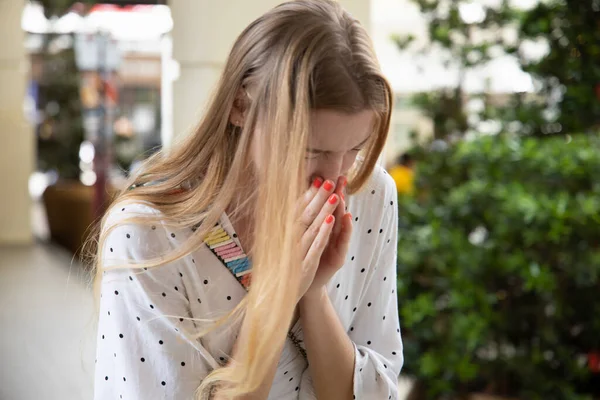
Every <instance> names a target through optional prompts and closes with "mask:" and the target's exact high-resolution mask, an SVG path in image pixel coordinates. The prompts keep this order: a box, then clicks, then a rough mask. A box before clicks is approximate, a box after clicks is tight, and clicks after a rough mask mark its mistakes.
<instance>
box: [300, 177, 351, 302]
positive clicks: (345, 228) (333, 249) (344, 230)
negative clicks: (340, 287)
mask: <svg viewBox="0 0 600 400" xmlns="http://www.w3.org/2000/svg"><path fill="white" fill-rule="evenodd" d="M346 184H347V180H346V177H344V176H341V177H339V178H338V182H337V185H336V189H335V193H336V194H337V195H338V197H339V199H340V201H339V203H338V206H337V208H336V209H335V212H334V213H333V215H334V217H335V225H334V227H333V231H332V232H331V234H330V236H329V242H328V243H327V246H326V247H325V250H323V253H322V254H321V260H320V264H319V267H318V269H317V272H316V274H315V277H314V279H313V282H312V284H311V286H310V288H309V289H308V290H307V292H306V294H305V295H311V294H312V293H315V294H317V295H318V294H320V289H322V288H323V287H325V285H326V284H327V282H329V280H330V279H331V278H332V277H333V275H335V273H336V272H337V271H338V270H339V269H340V268H341V267H342V266H343V265H344V261H345V260H346V254H347V253H348V247H349V245H350V237H351V236H352V214H350V213H347V212H346V200H345V196H344V190H345V188H346Z"/></svg>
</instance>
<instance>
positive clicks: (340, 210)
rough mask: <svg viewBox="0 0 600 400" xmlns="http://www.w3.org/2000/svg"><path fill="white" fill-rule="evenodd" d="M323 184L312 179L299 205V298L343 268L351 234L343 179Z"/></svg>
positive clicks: (319, 180)
mask: <svg viewBox="0 0 600 400" xmlns="http://www.w3.org/2000/svg"><path fill="white" fill-rule="evenodd" d="M322 182H323V181H322V179H320V178H317V179H315V181H314V183H313V185H312V186H311V188H310V189H309V190H308V191H307V192H306V194H305V195H304V196H303V198H302V199H301V201H300V204H299V207H300V208H299V212H300V224H299V227H300V229H301V232H299V235H301V240H300V244H301V246H302V254H303V255H304V261H303V263H302V268H303V278H302V283H301V285H300V292H299V299H300V298H302V297H303V296H304V295H305V294H310V293H312V292H318V291H319V289H321V288H322V287H324V286H325V284H327V282H328V281H329V279H331V277H332V276H333V275H334V274H335V273H336V271H337V270H338V269H340V268H341V267H342V265H343V264H344V260H345V258H346V252H347V251H348V244H349V242H350V235H351V233H352V216H351V215H350V214H349V213H346V212H345V207H346V203H345V201H344V195H343V190H344V188H345V186H346V178H345V177H340V178H339V179H338V182H337V186H336V185H335V184H334V183H333V182H332V181H329V180H328V181H325V182H324V183H322ZM334 189H335V192H334ZM299 299H298V300H299Z"/></svg>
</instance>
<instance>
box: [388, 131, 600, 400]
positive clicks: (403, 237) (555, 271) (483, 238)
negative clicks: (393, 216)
mask: <svg viewBox="0 0 600 400" xmlns="http://www.w3.org/2000/svg"><path fill="white" fill-rule="evenodd" d="M417 154H418V156H417V195H416V197H415V198H401V199H400V218H399V224H400V230H399V248H398V293H399V307H400V320H401V323H402V325H403V332H404V333H403V336H404V341H405V359H406V362H405V372H407V373H409V374H411V375H413V376H415V377H416V378H417V380H418V382H420V385H419V386H420V387H422V388H423V389H424V392H425V395H426V396H425V397H426V398H428V399H440V398H460V397H462V396H465V395H466V394H467V393H470V392H487V393H490V394H496V395H502V396H514V397H517V398H519V399H522V400H537V399H539V400H548V399H590V398H592V397H593V396H597V395H600V393H598V391H599V390H598V389H599V388H600V382H599V379H598V378H599V376H598V375H597V374H594V373H593V372H592V370H591V369H590V367H589V366H588V357H589V355H590V354H592V353H594V352H598V351H600V278H599V275H600V138H598V137H596V136H585V135H579V136H574V137H573V138H571V137H569V136H567V137H561V138H559V137H556V138H549V139H539V138H537V139H536V138H522V139H519V138H511V137H502V136H498V137H485V138H482V139H478V140H475V141H470V142H461V143H459V144H457V145H454V146H451V147H449V148H448V149H446V150H445V151H437V152H434V151H430V152H427V151H423V150H418V151H417Z"/></svg>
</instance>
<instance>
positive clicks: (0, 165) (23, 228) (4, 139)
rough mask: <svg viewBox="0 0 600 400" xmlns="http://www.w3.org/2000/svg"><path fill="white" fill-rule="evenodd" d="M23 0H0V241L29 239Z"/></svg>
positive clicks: (30, 153) (30, 146)
mask: <svg viewBox="0 0 600 400" xmlns="http://www.w3.org/2000/svg"><path fill="white" fill-rule="evenodd" d="M24 3H25V2H24V1H23V0H14V1H0V37H1V38H2V42H1V44H0V88H2V90H0V143H1V145H0V193H1V194H0V244H30V243H32V230H31V223H30V212H31V211H30V210H31V201H30V196H29V189H28V182H29V176H30V174H31V172H32V171H33V165H34V154H35V147H34V141H33V130H32V128H31V127H30V126H29V124H28V122H27V121H26V119H25V115H24V112H23V102H24V100H25V95H26V90H27V79H28V72H27V71H28V63H27V58H26V53H25V49H24V47H23V43H24V39H25V34H24V32H23V30H22V29H21V15H22V12H23V8H24V5H25V4H24Z"/></svg>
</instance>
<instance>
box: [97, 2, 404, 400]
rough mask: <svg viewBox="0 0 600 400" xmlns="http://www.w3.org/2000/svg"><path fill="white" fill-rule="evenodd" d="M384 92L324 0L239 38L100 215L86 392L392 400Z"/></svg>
mask: <svg viewBox="0 0 600 400" xmlns="http://www.w3.org/2000/svg"><path fill="white" fill-rule="evenodd" d="M391 96H392V94H391V89H390V87H389V85H388V83H387V82H386V80H385V79H384V78H383V77H382V75H381V72H380V69H379V66H378V64H377V61H376V58H375V55H374V52H373V49H372V46H371V43H370V41H369V39H368V36H367V34H366V33H365V30H364V29H363V28H362V27H361V26H360V24H359V23H358V22H357V21H356V20H354V19H353V18H352V17H351V16H350V15H349V14H348V13H347V12H345V11H344V10H343V9H342V8H341V7H340V6H339V5H338V4H337V3H335V2H333V1H330V0H313V1H310V0H301V1H296V2H290V3H285V4H283V5H280V6H278V7H276V8H274V9H273V10H271V11H270V12H268V13H267V14H265V15H263V16H262V17H260V18H259V19H257V20H256V21H254V22H253V23H252V24H250V25H249V26H248V27H247V28H246V29H245V30H244V32H242V34H241V35H240V36H239V37H238V39H237V41H236V42H235V44H234V46H233V49H232V51H231V53H230V55H229V58H228V60H227V63H226V65H225V69H224V72H223V76H222V78H221V81H220V83H219V84H218V87H217V90H216V92H215V95H214V98H213V99H212V101H211V102H210V104H209V106H208V110H207V112H206V113H205V115H206V116H205V117H204V119H203V120H202V121H201V123H200V124H199V126H198V127H197V128H196V130H195V131H194V132H193V133H192V134H190V135H188V136H187V137H186V138H185V139H184V140H183V142H182V143H179V144H178V145H177V146H176V147H175V148H174V149H172V150H171V151H170V152H169V153H159V154H157V155H154V156H152V157H151V158H150V159H149V160H148V162H146V163H145V164H144V165H143V166H142V168H141V172H140V173H139V174H138V175H137V176H135V177H133V178H132V180H131V182H130V187H129V189H128V190H126V191H124V192H123V193H121V194H120V196H119V198H118V199H117V201H116V202H115V203H114V204H113V205H112V206H111V208H110V210H109V211H108V212H107V215H106V216H105V218H104V219H103V221H102V231H101V235H100V241H99V243H98V249H99V251H98V258H97V279H96V282H97V289H98V291H99V292H100V293H99V297H100V298H101V300H100V319H99V331H98V351H97V360H96V363H97V365H96V388H95V394H96V399H97V400H105V399H111V400H112V399H120V398H123V399H127V400H129V399H140V400H141V399H144V400H146V399H192V398H208V397H210V398H214V399H229V398H233V399H266V398H269V399H298V398H299V399H314V398H319V399H350V398H359V399H396V398H397V396H398V392H397V386H396V385H397V377H398V374H399V372H400V368H401V366H402V343H401V337H400V328H399V323H398V313H397V300H396V293H395V285H396V283H395V282H396V272H395V265H396V262H395V259H396V250H395V247H396V229H397V209H396V207H397V206H396V203H395V199H396V189H395V186H394V183H393V180H392V179H391V178H390V177H389V176H388V175H386V174H385V172H383V170H382V169H381V168H380V167H378V166H376V160H377V158H378V156H379V154H380V153H381V150H382V148H383V145H384V143H385V140H386V135H387V131H388V128H389V123H390V111H391ZM250 271H251V273H250Z"/></svg>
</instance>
